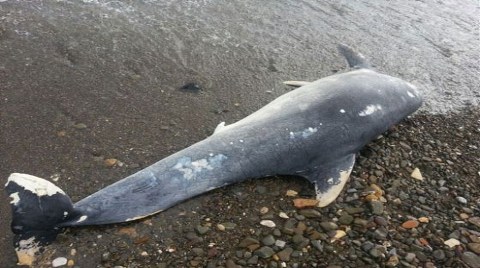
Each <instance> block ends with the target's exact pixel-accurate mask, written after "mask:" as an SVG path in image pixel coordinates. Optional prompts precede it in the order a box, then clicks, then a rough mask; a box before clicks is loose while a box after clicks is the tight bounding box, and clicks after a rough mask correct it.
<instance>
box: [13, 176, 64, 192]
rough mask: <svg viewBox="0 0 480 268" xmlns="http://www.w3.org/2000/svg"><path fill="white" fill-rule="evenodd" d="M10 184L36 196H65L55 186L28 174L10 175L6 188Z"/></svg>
mask: <svg viewBox="0 0 480 268" xmlns="http://www.w3.org/2000/svg"><path fill="white" fill-rule="evenodd" d="M10 182H13V183H15V184H17V185H19V186H22V187H23V188H24V189H25V190H27V191H29V192H31V193H33V194H35V195H37V196H44V195H48V196H52V195H54V194H56V193H60V194H63V195H64V194H65V192H63V191H62V189H60V188H58V187H57V186H55V184H53V183H51V182H49V181H47V180H44V179H42V178H39V177H35V176H32V175H28V174H21V173H12V174H11V175H10V176H9V177H8V181H7V183H6V184H5V186H7V185H8V184H9V183H10Z"/></svg>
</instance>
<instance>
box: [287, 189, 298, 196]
mask: <svg viewBox="0 0 480 268" xmlns="http://www.w3.org/2000/svg"><path fill="white" fill-rule="evenodd" d="M286 195H287V196H291V197H294V196H297V195H298V192H297V191H294V190H288V191H287V194H286Z"/></svg>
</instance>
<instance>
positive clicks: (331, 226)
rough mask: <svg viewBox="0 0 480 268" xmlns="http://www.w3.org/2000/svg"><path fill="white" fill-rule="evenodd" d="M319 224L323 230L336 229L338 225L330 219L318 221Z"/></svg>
mask: <svg viewBox="0 0 480 268" xmlns="http://www.w3.org/2000/svg"><path fill="white" fill-rule="evenodd" d="M320 226H321V227H322V228H323V230H325V231H332V230H337V229H338V225H337V224H336V223H334V222H330V221H323V222H321V223H320Z"/></svg>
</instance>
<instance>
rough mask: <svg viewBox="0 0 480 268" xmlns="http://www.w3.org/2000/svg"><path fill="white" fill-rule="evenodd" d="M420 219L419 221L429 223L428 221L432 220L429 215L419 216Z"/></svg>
mask: <svg viewBox="0 0 480 268" xmlns="http://www.w3.org/2000/svg"><path fill="white" fill-rule="evenodd" d="M418 221H419V222H422V223H427V222H429V221H430V220H429V219H428V218H427V217H420V218H418Z"/></svg>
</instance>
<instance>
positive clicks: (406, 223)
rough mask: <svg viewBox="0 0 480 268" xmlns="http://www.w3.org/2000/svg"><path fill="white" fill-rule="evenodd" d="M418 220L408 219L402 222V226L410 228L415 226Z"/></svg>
mask: <svg viewBox="0 0 480 268" xmlns="http://www.w3.org/2000/svg"><path fill="white" fill-rule="evenodd" d="M418 224H419V223H418V221H416V220H408V221H406V222H404V223H402V227H403V228H405V229H412V228H416V227H417V226H418Z"/></svg>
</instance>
